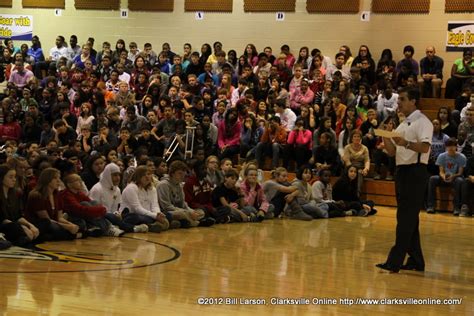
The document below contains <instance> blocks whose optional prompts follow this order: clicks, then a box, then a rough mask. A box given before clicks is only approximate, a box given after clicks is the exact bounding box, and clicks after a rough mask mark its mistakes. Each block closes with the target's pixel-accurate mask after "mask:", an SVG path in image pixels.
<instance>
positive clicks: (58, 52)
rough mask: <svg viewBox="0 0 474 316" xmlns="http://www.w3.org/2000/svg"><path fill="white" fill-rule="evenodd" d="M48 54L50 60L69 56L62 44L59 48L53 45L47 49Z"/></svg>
mask: <svg viewBox="0 0 474 316" xmlns="http://www.w3.org/2000/svg"><path fill="white" fill-rule="evenodd" d="M49 56H51V60H53V61H58V60H59V58H61V57H66V58H67V59H68V60H69V57H70V56H69V53H68V49H67V47H64V46H63V47H61V48H57V47H56V46H54V47H53V48H51V49H50V50H49Z"/></svg>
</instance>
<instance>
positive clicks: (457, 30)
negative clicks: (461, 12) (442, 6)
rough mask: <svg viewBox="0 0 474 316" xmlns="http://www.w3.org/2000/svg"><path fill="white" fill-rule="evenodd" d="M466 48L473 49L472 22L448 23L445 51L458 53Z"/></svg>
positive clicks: (473, 32)
mask: <svg viewBox="0 0 474 316" xmlns="http://www.w3.org/2000/svg"><path fill="white" fill-rule="evenodd" d="M466 47H471V48H474V21H454V22H448V35H447V38H446V51H447V52H458V51H462V50H463V49H464V48H466Z"/></svg>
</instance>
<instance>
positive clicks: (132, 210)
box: [120, 166, 169, 233]
mask: <svg viewBox="0 0 474 316" xmlns="http://www.w3.org/2000/svg"><path fill="white" fill-rule="evenodd" d="M151 181H152V174H151V172H150V170H148V168H147V167H146V166H139V167H137V168H136V169H135V173H134V174H133V176H132V181H131V182H130V183H129V184H128V185H127V187H126V188H125V189H124V190H123V193H122V204H121V205H120V212H121V214H122V216H123V220H124V221H125V222H126V223H128V224H131V225H140V224H147V225H148V230H149V231H150V232H154V233H159V232H161V231H164V230H167V229H168V228H169V222H168V219H167V218H166V216H165V214H164V213H163V212H161V210H160V205H159V204H158V199H157V194H156V189H155V187H153V185H152V182H151Z"/></svg>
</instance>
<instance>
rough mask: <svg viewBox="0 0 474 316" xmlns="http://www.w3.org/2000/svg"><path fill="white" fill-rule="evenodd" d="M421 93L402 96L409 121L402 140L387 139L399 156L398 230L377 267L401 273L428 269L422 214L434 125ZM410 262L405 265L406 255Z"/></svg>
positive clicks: (402, 127)
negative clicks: (421, 104) (421, 102)
mask: <svg viewBox="0 0 474 316" xmlns="http://www.w3.org/2000/svg"><path fill="white" fill-rule="evenodd" d="M419 100H420V91H419V90H418V89H413V88H411V89H410V88H404V89H402V90H401V91H400V93H399V97H398V108H399V111H400V112H402V113H403V114H405V116H406V119H405V121H403V123H401V124H400V126H398V128H397V129H396V132H397V133H398V134H400V135H401V137H394V138H393V142H392V139H390V138H384V144H385V149H386V150H387V153H388V154H389V155H390V156H395V157H396V164H397V172H396V178H395V186H396V188H397V228H396V239H395V245H394V246H393V247H392V249H391V250H390V253H389V255H388V258H387V260H386V261H385V263H379V264H377V265H376V266H377V267H378V268H380V269H384V270H387V271H390V272H392V273H398V271H399V270H400V269H403V270H416V271H424V270H425V261H424V258H423V251H422V250H421V242H420V231H419V213H420V209H421V208H422V207H423V202H424V195H425V189H426V185H427V182H428V179H429V174H428V170H427V167H426V166H427V164H428V159H429V155H430V149H431V141H432V137H433V124H432V123H431V121H430V120H429V119H428V118H427V117H426V116H425V115H424V114H422V113H421V112H420V110H418V109H417V104H418V102H419ZM407 254H408V256H409V257H408V260H407V262H406V264H404V261H405V256H406V255H407Z"/></svg>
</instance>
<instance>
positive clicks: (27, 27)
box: [0, 14, 33, 41]
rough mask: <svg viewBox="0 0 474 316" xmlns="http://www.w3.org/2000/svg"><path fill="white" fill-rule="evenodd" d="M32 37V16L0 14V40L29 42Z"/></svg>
mask: <svg viewBox="0 0 474 316" xmlns="http://www.w3.org/2000/svg"><path fill="white" fill-rule="evenodd" d="M32 37H33V16H31V15H12V14H0V39H5V38H11V39H12V40H14V41H15V40H16V41H31V38H32Z"/></svg>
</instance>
